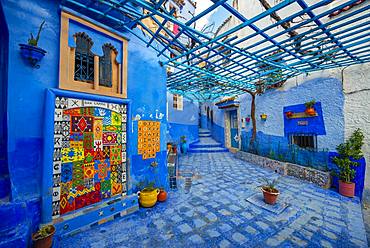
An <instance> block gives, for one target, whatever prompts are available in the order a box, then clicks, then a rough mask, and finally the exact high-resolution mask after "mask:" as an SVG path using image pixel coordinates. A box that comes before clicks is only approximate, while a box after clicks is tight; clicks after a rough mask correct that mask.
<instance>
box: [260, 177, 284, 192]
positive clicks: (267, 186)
mask: <svg viewBox="0 0 370 248" xmlns="http://www.w3.org/2000/svg"><path fill="white" fill-rule="evenodd" d="M263 181H264V182H265V183H264V184H263V185H261V186H259V187H262V188H263V189H264V190H266V191H268V192H271V193H277V192H279V190H278V189H277V188H276V185H277V184H278V182H279V178H275V179H272V180H269V179H268V178H267V177H263Z"/></svg>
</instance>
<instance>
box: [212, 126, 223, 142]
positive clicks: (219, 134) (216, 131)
mask: <svg viewBox="0 0 370 248" xmlns="http://www.w3.org/2000/svg"><path fill="white" fill-rule="evenodd" d="M211 134H212V138H213V139H215V140H216V141H217V142H219V143H221V144H222V145H223V146H225V129H224V128H223V127H222V126H220V125H218V124H216V123H213V125H212V128H211Z"/></svg>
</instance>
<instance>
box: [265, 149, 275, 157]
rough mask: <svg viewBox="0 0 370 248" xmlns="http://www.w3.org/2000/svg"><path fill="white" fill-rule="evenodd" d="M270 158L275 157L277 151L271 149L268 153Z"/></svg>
mask: <svg viewBox="0 0 370 248" xmlns="http://www.w3.org/2000/svg"><path fill="white" fill-rule="evenodd" d="M267 157H268V158H271V159H275V152H274V151H273V150H270V152H269V154H268V155H267Z"/></svg>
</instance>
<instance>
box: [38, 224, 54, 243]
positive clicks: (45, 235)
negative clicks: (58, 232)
mask: <svg viewBox="0 0 370 248" xmlns="http://www.w3.org/2000/svg"><path fill="white" fill-rule="evenodd" d="M54 233H55V227H54V226H53V225H46V226H43V227H41V228H40V229H39V230H38V231H37V232H35V233H34V234H32V241H33V242H34V246H35V247H36V248H50V247H51V245H52V244H53V236H54Z"/></svg>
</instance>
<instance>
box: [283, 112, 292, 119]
mask: <svg viewBox="0 0 370 248" xmlns="http://www.w3.org/2000/svg"><path fill="white" fill-rule="evenodd" d="M285 116H286V118H288V119H290V118H292V116H293V112H292V111H287V112H285Z"/></svg>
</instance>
